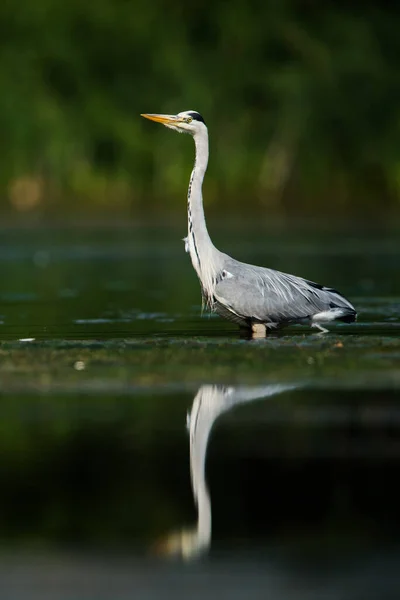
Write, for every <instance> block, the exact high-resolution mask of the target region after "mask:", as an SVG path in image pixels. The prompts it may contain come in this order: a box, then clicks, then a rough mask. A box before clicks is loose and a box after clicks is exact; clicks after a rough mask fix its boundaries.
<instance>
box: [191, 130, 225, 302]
mask: <svg viewBox="0 0 400 600" xmlns="http://www.w3.org/2000/svg"><path fill="white" fill-rule="evenodd" d="M194 142H195V145H196V158H195V163H194V167H193V171H192V174H191V176H190V182H189V189H188V247H189V252H190V257H191V259H192V264H193V267H194V268H195V270H196V272H197V274H198V276H199V278H200V281H201V283H202V286H203V291H204V292H205V293H206V295H207V296H208V297H212V291H213V280H215V275H216V269H217V267H218V265H217V264H216V261H217V258H218V251H217V250H216V248H215V247H214V245H213V243H212V241H211V239H210V236H209V234H208V231H207V225H206V220H205V216H204V208H203V195H202V185H203V179H204V174H205V172H206V170H207V164H208V134H207V130H206V129H205V130H204V132H201V133H199V134H196V135H195V136H194Z"/></svg>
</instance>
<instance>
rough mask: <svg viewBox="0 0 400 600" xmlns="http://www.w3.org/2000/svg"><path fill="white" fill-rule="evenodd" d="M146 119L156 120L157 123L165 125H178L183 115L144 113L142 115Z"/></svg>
mask: <svg viewBox="0 0 400 600" xmlns="http://www.w3.org/2000/svg"><path fill="white" fill-rule="evenodd" d="M140 116H141V117H144V118H145V119H150V121H155V122H156V123H162V124H163V125H178V124H179V123H181V122H182V121H183V119H182V118H181V117H177V116H176V115H151V114H150V115H149V114H143V115H140Z"/></svg>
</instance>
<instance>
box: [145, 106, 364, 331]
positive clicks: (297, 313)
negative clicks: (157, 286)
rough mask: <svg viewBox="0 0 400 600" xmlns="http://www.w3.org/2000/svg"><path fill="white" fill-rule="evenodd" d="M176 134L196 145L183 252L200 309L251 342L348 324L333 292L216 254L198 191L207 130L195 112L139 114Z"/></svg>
mask: <svg viewBox="0 0 400 600" xmlns="http://www.w3.org/2000/svg"><path fill="white" fill-rule="evenodd" d="M141 116H142V117H145V118H146V119H150V120H151V121H155V122H156V123H162V124H163V125H165V126H166V127H168V128H169V129H172V130H174V131H177V132H179V133H189V134H190V135H191V136H192V137H193V139H194V143H195V148H196V154H195V161H194V167H193V170H192V173H191V176H190V180H189V188H188V193H187V214H188V235H187V237H186V238H184V242H185V250H186V252H188V253H189V254H190V258H191V261H192V265H193V267H194V269H195V271H196V273H197V276H198V278H199V280H200V286H201V292H202V301H203V307H204V306H205V307H207V308H208V309H210V310H211V311H212V312H216V313H217V314H218V315H220V316H221V317H223V318H225V319H228V320H229V321H233V322H234V323H236V324H237V325H239V327H240V328H242V329H245V330H248V331H250V332H251V333H252V335H253V336H254V337H264V336H266V335H267V332H271V331H274V330H277V329H281V328H282V327H285V326H287V325H292V324H302V325H308V326H311V327H314V328H317V329H318V330H319V331H320V332H322V333H327V332H328V329H326V328H325V327H323V324H326V323H329V322H332V321H342V322H345V323H352V322H353V321H355V320H356V317H357V313H356V310H355V308H354V306H353V305H352V304H350V302H349V301H348V300H347V299H346V298H344V296H342V294H340V293H339V292H338V291H337V290H335V289H333V288H331V287H326V286H324V285H320V284H318V283H315V282H313V281H310V280H308V279H303V278H302V277H298V276H295V275H290V274H288V273H283V272H280V271H276V270H274V269H270V268H265V267H260V266H254V265H250V264H246V263H243V262H240V261H238V260H235V259H234V258H232V257H230V256H228V254H225V253H223V252H220V251H219V250H218V249H217V248H216V247H215V246H214V244H213V242H212V241H211V238H210V236H209V233H208V230H207V225H206V220H205V215H204V208H203V195H202V186H203V180H204V175H205V173H206V170H207V165H208V155H209V143H208V129H207V126H206V124H205V121H204V119H203V117H202V116H201V114H200V113H198V112H197V111H195V110H188V111H183V112H180V113H178V114H176V115H167V114H149V113H145V114H142V115H141Z"/></svg>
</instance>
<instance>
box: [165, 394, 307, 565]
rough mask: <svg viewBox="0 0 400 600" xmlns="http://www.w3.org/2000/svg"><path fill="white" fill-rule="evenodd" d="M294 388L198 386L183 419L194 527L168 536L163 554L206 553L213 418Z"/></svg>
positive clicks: (208, 540)
mask: <svg viewBox="0 0 400 600" xmlns="http://www.w3.org/2000/svg"><path fill="white" fill-rule="evenodd" d="M295 387H297V386H296V385H295V384H270V385H264V386H259V387H256V386H238V387H224V386H219V385H202V386H201V387H200V388H199V390H198V392H197V394H196V396H195V398H194V401H193V405H192V408H191V410H190V412H189V413H188V416H187V428H188V431H189V439H190V474H191V481H192V490H193V496H194V500H195V503H196V507H197V524H196V526H195V527H193V528H189V529H184V530H182V531H180V532H178V533H177V532H175V533H173V534H171V535H170V536H168V538H167V539H166V540H165V541H164V543H163V551H164V552H165V553H166V554H168V555H177V554H180V555H182V557H183V558H185V559H190V558H195V557H197V556H199V555H201V554H203V553H204V552H206V551H207V549H208V548H209V546H210V544H211V520H212V519H211V499H210V493H209V490H208V487H207V482H206V476H205V463H206V454H207V445H208V440H209V437H210V432H211V429H212V427H213V425H214V423H215V421H216V420H217V418H218V417H219V416H221V415H222V414H223V413H226V412H228V411H229V410H230V409H231V408H233V407H234V406H237V405H238V404H243V403H245V402H251V401H253V400H257V399H261V398H267V397H270V396H275V395H276V394H280V393H282V392H286V391H288V390H291V389H294V388H295Z"/></svg>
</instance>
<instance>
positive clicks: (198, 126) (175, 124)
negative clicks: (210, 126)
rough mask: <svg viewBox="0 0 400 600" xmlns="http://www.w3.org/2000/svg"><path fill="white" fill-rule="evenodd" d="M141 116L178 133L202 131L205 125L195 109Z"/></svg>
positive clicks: (193, 133)
mask: <svg viewBox="0 0 400 600" xmlns="http://www.w3.org/2000/svg"><path fill="white" fill-rule="evenodd" d="M141 116H142V117H144V118H145V119H150V121H155V122H156V123H162V124H163V125H165V126H166V127H169V128H170V129H173V130H174V131H178V132H179V133H190V134H191V135H193V136H194V135H196V133H200V132H201V131H204V129H205V127H206V124H205V122H204V119H203V117H202V116H201V114H200V113H198V112H196V111H195V110H185V111H184V112H180V113H178V114H177V115H157V114H143V115H141Z"/></svg>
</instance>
